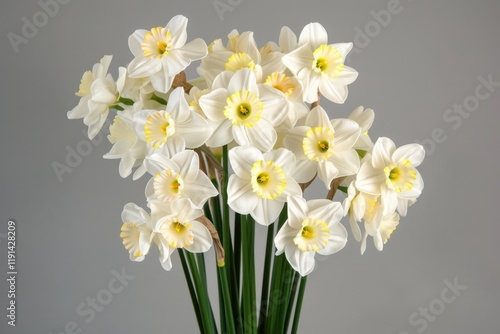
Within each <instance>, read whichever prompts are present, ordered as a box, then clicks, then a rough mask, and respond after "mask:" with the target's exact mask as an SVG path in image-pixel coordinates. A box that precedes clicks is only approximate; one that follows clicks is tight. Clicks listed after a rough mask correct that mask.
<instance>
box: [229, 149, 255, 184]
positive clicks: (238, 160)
mask: <svg viewBox="0 0 500 334" xmlns="http://www.w3.org/2000/svg"><path fill="white" fill-rule="evenodd" d="M263 159H264V157H263V155H262V153H261V152H260V151H259V150H258V149H256V148H254V147H250V146H246V147H243V146H237V147H235V148H233V149H231V150H230V151H229V161H230V162H231V167H232V168H233V171H234V173H235V174H236V175H238V176H239V177H241V178H245V179H250V171H251V169H252V167H253V165H254V163H255V162H257V161H259V160H263Z"/></svg>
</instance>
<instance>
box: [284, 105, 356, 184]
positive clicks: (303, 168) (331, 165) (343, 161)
mask: <svg viewBox="0 0 500 334" xmlns="http://www.w3.org/2000/svg"><path fill="white" fill-rule="evenodd" d="M360 133H361V129H360V128H359V126H358V124H357V123H356V122H354V121H352V120H348V119H334V120H331V121H330V119H329V118H328V115H327V114H326V111H325V110H324V109H323V108H322V107H320V106H317V107H315V108H313V110H311V112H310V113H309V115H308V116H307V118H306V122H305V125H304V126H298V127H295V128H293V129H292V130H290V131H289V132H288V135H287V136H286V137H285V139H284V144H285V147H286V148H288V149H289V150H291V151H292V152H293V153H294V154H295V156H296V157H297V167H296V169H295V172H294V174H293V175H294V178H295V179H296V180H297V181H298V182H300V183H306V182H309V181H310V180H312V179H313V178H314V176H315V175H316V173H317V174H318V177H319V178H320V179H321V181H323V182H324V183H325V186H326V187H327V188H328V189H330V184H331V182H332V180H333V179H334V178H338V177H342V176H347V175H353V174H355V173H357V171H358V170H359V156H358V154H357V152H356V151H355V150H354V149H353V146H354V144H355V143H356V141H357V140H358V137H359V135H360Z"/></svg>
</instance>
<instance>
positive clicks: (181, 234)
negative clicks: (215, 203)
mask: <svg viewBox="0 0 500 334" xmlns="http://www.w3.org/2000/svg"><path fill="white" fill-rule="evenodd" d="M151 209H152V211H153V212H154V213H155V215H157V216H158V217H161V218H159V219H158V220H157V221H156V223H155V226H154V230H153V231H154V239H153V240H154V242H155V243H156V245H157V246H158V249H159V251H160V262H161V264H162V266H163V268H164V269H165V270H170V269H172V260H171V256H170V255H171V254H172V253H173V252H174V251H175V250H176V249H178V248H184V249H186V250H187V251H189V252H191V253H203V252H206V251H208V250H209V249H210V247H212V243H213V240H212V236H211V234H210V232H209V231H208V229H207V228H206V227H205V226H204V225H203V224H202V223H200V222H198V221H196V219H197V218H199V217H200V216H202V215H203V211H202V210H201V209H199V208H197V207H195V206H194V205H193V203H192V202H191V201H190V200H189V199H187V198H182V199H177V200H174V201H173V202H170V203H165V202H153V203H152V204H151Z"/></svg>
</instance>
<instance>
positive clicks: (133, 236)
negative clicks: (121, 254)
mask: <svg viewBox="0 0 500 334" xmlns="http://www.w3.org/2000/svg"><path fill="white" fill-rule="evenodd" d="M122 221H123V224H122V227H121V233H120V237H121V238H122V241H123V245H124V246H125V249H126V250H127V251H128V252H129V254H130V260H131V261H137V262H140V261H142V260H144V257H145V256H146V255H147V254H148V252H149V249H150V247H151V241H152V238H153V223H152V219H151V217H150V216H149V215H148V214H147V213H146V212H145V211H144V210H143V209H142V208H140V207H138V206H137V205H135V204H134V203H128V204H127V205H125V206H124V208H123V212H122Z"/></svg>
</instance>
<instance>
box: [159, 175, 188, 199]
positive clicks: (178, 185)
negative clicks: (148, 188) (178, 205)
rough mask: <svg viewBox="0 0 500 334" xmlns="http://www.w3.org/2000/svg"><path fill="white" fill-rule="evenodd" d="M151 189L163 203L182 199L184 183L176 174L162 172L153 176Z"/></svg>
mask: <svg viewBox="0 0 500 334" xmlns="http://www.w3.org/2000/svg"><path fill="white" fill-rule="evenodd" d="M153 189H154V193H155V195H156V196H158V199H160V200H162V201H165V202H168V201H173V200H175V199H176V198H181V197H182V190H183V189H184V181H183V180H182V178H181V176H180V175H179V174H178V173H176V172H174V171H171V170H164V171H161V172H160V173H158V174H156V175H155V176H154V179H153Z"/></svg>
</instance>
